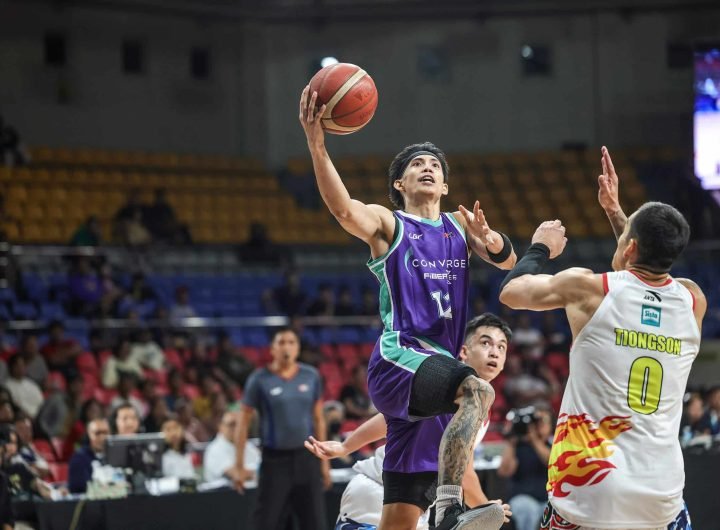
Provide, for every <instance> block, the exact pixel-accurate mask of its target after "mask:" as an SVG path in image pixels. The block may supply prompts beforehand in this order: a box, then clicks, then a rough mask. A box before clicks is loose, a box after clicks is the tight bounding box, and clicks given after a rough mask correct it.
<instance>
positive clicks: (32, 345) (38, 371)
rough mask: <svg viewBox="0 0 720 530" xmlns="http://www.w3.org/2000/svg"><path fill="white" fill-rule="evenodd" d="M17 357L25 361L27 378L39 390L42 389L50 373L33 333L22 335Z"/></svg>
mask: <svg viewBox="0 0 720 530" xmlns="http://www.w3.org/2000/svg"><path fill="white" fill-rule="evenodd" d="M18 355H20V356H21V357H22V358H23V359H24V360H25V371H26V373H27V376H28V377H29V378H30V379H32V380H33V381H35V382H36V383H37V384H38V386H39V387H40V388H44V387H45V381H46V380H47V377H48V374H49V373H50V371H49V370H48V366H47V363H46V362H45V359H44V358H43V356H42V355H41V354H40V344H39V343H38V338H37V335H35V334H34V333H27V334H25V335H23V337H22V339H21V340H20V349H19V350H18Z"/></svg>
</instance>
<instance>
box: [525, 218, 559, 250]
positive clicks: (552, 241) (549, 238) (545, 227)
mask: <svg viewBox="0 0 720 530" xmlns="http://www.w3.org/2000/svg"><path fill="white" fill-rule="evenodd" d="M532 242H533V243H542V244H543V245H545V246H546V247H547V248H549V249H550V259H553V258H556V257H558V256H559V255H560V254H562V251H563V250H564V249H565V245H566V244H567V237H565V227H564V226H563V224H562V223H561V222H560V220H558V219H555V220H554V221H545V222H544V223H542V224H541V225H540V226H538V228H537V230H535V234H534V235H533V237H532Z"/></svg>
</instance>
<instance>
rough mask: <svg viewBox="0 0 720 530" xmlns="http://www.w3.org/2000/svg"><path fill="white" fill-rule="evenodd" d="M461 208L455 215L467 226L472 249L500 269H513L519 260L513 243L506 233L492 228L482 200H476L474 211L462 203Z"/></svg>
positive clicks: (466, 231)
mask: <svg viewBox="0 0 720 530" xmlns="http://www.w3.org/2000/svg"><path fill="white" fill-rule="evenodd" d="M459 210H460V211H458V212H455V214H454V215H455V218H456V219H458V221H459V222H460V224H461V225H462V226H463V228H465V234H466V235H467V241H468V246H469V247H470V250H472V251H473V252H474V253H475V254H477V255H478V256H480V257H481V258H482V259H483V260H485V261H487V262H488V263H492V264H493V265H495V266H496V267H497V268H499V269H506V270H507V269H512V268H513V267H514V266H515V262H516V261H517V256H516V255H515V250H514V249H513V246H512V243H511V242H510V239H509V238H508V237H507V236H506V235H505V234H503V233H502V232H496V231H495V230H492V229H491V228H490V226H489V225H488V223H487V220H486V219H485V214H484V213H483V211H482V210H481V209H480V201H475V204H474V205H473V211H472V212H471V211H469V210H468V209H467V208H465V207H464V206H463V205H462V204H461V205H460V206H459Z"/></svg>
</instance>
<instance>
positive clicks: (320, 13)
mask: <svg viewBox="0 0 720 530" xmlns="http://www.w3.org/2000/svg"><path fill="white" fill-rule="evenodd" d="M5 1H8V0H5ZM10 1H12V2H19V3H29V2H41V3H49V4H53V5H55V6H59V7H62V6H82V7H92V8H102V9H113V10H120V11H144V12H148V13H156V14H166V15H180V16H190V17H205V18H231V19H253V18H254V19H261V20H266V21H268V22H303V21H311V20H314V19H325V20H342V19H349V20H356V19H377V20H382V19H397V18H420V17H427V16H434V17H441V18H462V17H468V16H475V17H492V16H543V15H557V14H561V13H566V14H570V13H588V12H596V11H621V12H626V13H632V12H645V11H667V10H685V11H687V10H690V9H717V8H718V2H717V0H581V1H578V0H10Z"/></svg>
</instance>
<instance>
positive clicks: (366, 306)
mask: <svg viewBox="0 0 720 530" xmlns="http://www.w3.org/2000/svg"><path fill="white" fill-rule="evenodd" d="M378 306H379V302H378V295H377V292H376V290H375V289H371V288H370V287H368V286H367V285H365V286H363V288H362V304H361V306H360V314H361V315H363V316H369V317H374V316H377V314H378Z"/></svg>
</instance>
